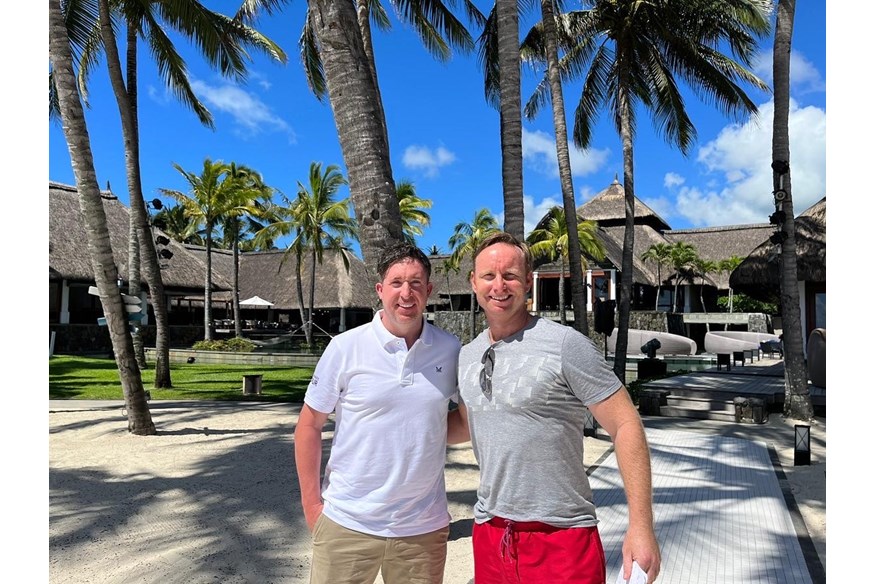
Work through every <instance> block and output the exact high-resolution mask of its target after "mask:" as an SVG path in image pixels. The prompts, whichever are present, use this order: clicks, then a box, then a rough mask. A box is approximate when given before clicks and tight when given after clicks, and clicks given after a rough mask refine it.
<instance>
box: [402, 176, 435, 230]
mask: <svg viewBox="0 0 876 584" xmlns="http://www.w3.org/2000/svg"><path fill="white" fill-rule="evenodd" d="M395 194H396V196H397V197H398V209H399V213H400V214H401V222H402V233H404V236H405V240H406V241H408V242H410V243H416V240H415V237H417V236H419V235H423V228H424V227H428V226H429V224H430V223H431V222H432V218H431V217H430V216H429V213H427V212H426V211H425V209H431V208H432V200H431V199H421V198H420V197H418V196H417V190H416V188H415V187H414V183H412V182H411V181H409V180H400V181H398V183H397V184H396V185H395Z"/></svg>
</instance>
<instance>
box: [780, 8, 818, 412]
mask: <svg viewBox="0 0 876 584" xmlns="http://www.w3.org/2000/svg"><path fill="white" fill-rule="evenodd" d="M795 8H796V0H779V3H778V10H777V11H776V38H775V44H774V46H773V85H774V104H775V113H774V117H773V163H772V169H773V189H774V191H775V193H776V197H775V198H776V201H777V203H776V207H777V210H781V211H782V212H783V213H784V214H785V220H784V221H783V222H782V225H781V230H780V233H782V234H783V239H782V243H781V248H782V262H781V266H782V277H781V282H782V285H781V291H782V323H783V326H782V328H783V331H784V333H783V337H782V341H783V343H784V346H785V405H784V413H785V416H787V417H790V418H794V419H798V420H811V419H812V416H813V409H812V398H811V397H810V395H809V386H808V384H807V371H806V364H805V360H804V355H803V330H802V325H801V323H800V290H799V288H798V283H797V238H796V233H795V227H794V197H793V196H791V167H790V160H791V149H790V144H789V142H790V140H789V133H788V116H789V109H790V99H791V98H790V70H791V33H792V32H793V30H794V10H795ZM779 192H783V193H784V196H782V197H781V198H780V196H779Z"/></svg>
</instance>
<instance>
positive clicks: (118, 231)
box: [49, 182, 230, 292]
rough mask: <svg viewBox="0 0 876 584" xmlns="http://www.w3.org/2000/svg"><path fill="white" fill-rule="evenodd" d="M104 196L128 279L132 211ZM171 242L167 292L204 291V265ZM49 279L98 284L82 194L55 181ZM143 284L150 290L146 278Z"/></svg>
mask: <svg viewBox="0 0 876 584" xmlns="http://www.w3.org/2000/svg"><path fill="white" fill-rule="evenodd" d="M101 195H102V200H103V208H104V211H105V212H106V222H107V228H108V230H109V235H110V245H111V246H112V248H113V258H114V260H115V264H116V266H117V268H118V270H119V273H120V274H121V275H122V277H123V278H127V273H128V233H129V217H130V210H129V209H128V207H126V206H125V205H124V204H122V202H121V201H119V200H118V199H117V198H116V197H115V196H114V195H113V194H112V193H111V192H109V191H103V192H102V193H101ZM153 231H154V233H155V236H156V237H157V236H158V235H164V234H163V232H162V231H161V230H160V229H157V228H156V229H154V230H153ZM168 239H171V243H170V244H169V245H168V246H167V248H168V249H169V250H170V251H171V252H173V258H171V259H170V260H163V261H162V264H166V267H164V268H162V270H161V281H162V283H163V285H164V287H165V289H166V291H169V292H170V291H171V290H170V289H172V288H177V289H183V290H191V291H195V290H198V289H200V290H203V289H204V270H205V269H206V267H205V266H204V264H203V263H201V262H200V261H199V260H198V258H196V257H194V256H193V255H191V254H189V253H188V252H187V251H186V249H185V247H183V245H182V244H180V243H177V242H176V241H173V239H172V238H169V237H168ZM142 273H143V271H142V270H141V274H142ZM49 279H57V280H61V279H66V280H69V281H73V282H93V281H94V275H93V272H92V269H91V257H90V255H89V253H88V243H87V239H86V235H85V226H84V223H83V221H82V214H81V212H80V209H79V194H78V191H77V189H76V187H75V186H71V185H65V184H60V183H55V182H49ZM142 282H143V286H144V287H146V286H147V285H146V281H145V279H142ZM214 285H215V286H217V288H222V287H223V286H228V284H227V283H226V282H224V281H223V280H219V281H214ZM229 287H230V286H229Z"/></svg>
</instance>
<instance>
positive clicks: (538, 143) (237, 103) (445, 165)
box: [49, 0, 826, 251]
mask: <svg viewBox="0 0 876 584" xmlns="http://www.w3.org/2000/svg"><path fill="white" fill-rule="evenodd" d="M476 3H477V4H478V6H480V7H481V9H482V10H484V11H486V8H487V6H488V4H487V3H486V2H484V1H483V0H477V2H476ZM235 4H236V2H218V3H217V2H212V3H208V5H210V6H212V7H215V8H222V7H228V8H226V9H227V10H229V11H230V10H231V8H230V7H233V6H234V5H235ZM299 4H300V5H299ZM302 6H303V3H296V4H292V5H290V6H288V7H287V8H286V9H285V10H284V12H283V13H282V14H278V15H274V16H272V17H269V18H267V17H265V18H262V19H261V20H260V21H259V22H258V24H257V26H258V27H259V28H260V30H262V31H263V32H264V33H265V34H267V35H268V36H270V37H271V38H272V39H273V40H275V41H276V42H278V43H279V44H280V45H281V47H283V49H284V50H285V51H286V53H287V55H288V56H289V61H288V63H287V64H286V65H280V64H276V63H273V62H270V61H269V60H268V59H267V58H264V57H262V56H260V55H253V62H252V64H251V67H250V70H251V74H250V77H249V80H248V82H247V83H246V84H245V85H240V84H235V83H233V82H231V81H228V80H225V79H222V78H220V77H219V76H218V75H217V74H215V73H214V72H212V71H210V70H209V68H208V67H206V66H205V65H204V64H203V62H202V61H201V59H200V58H199V57H198V56H197V55H196V54H195V52H194V51H193V50H191V49H190V48H189V47H188V46H187V45H186V44H185V43H184V42H182V41H181V42H180V43H179V44H178V47H179V48H180V50H181V52H182V53H183V55H184V57H185V59H186V62H187V64H188V66H189V69H190V73H191V78H192V80H193V86H194V88H195V91H196V93H197V94H198V95H199V96H200V98H201V100H202V102H203V103H204V104H205V105H206V106H207V107H208V108H209V109H210V110H211V112H212V113H213V115H214V117H215V124H216V129H215V130H210V129H209V128H206V127H204V126H202V125H201V124H200V123H199V122H198V121H197V119H196V118H195V116H194V114H192V113H191V112H190V111H189V110H187V109H185V108H184V107H183V106H182V105H180V104H179V103H178V102H177V101H175V99H174V98H173V96H172V95H170V94H169V93H168V92H167V91H166V90H165V89H164V88H163V86H162V84H161V83H160V80H159V78H158V77H157V71H156V67H155V66H154V64H153V63H152V62H151V61H150V60H149V57H148V54H147V52H146V51H145V50H144V51H142V52H141V54H140V58H141V61H140V63H141V65H140V69H139V71H140V85H139V90H140V126H141V156H142V175H143V190H144V195H145V197H146V198H147V200H149V199H151V198H154V197H156V196H158V192H157V189H158V188H159V187H164V188H172V189H179V190H186V189H187V183H186V182H185V181H184V179H183V177H182V176H181V175H180V174H179V173H178V172H177V171H176V170H175V169H174V168H173V163H177V164H179V165H180V166H182V167H183V168H184V169H186V170H190V171H196V172H198V171H199V170H200V168H201V167H202V164H203V161H204V159H205V158H210V159H213V160H224V161H226V162H230V161H235V162H237V163H239V164H245V165H248V166H250V167H252V168H254V169H256V170H257V171H259V172H261V173H262V175H263V176H264V178H265V181H266V182H267V183H268V184H269V185H272V186H274V187H276V188H278V189H280V190H281V191H283V192H284V193H285V194H287V195H288V196H290V197H292V196H294V195H295V192H296V189H297V181H304V180H305V179H306V177H307V173H308V168H309V165H310V163H311V162H312V161H318V162H322V163H323V164H324V165H328V164H337V165H339V166H341V168H342V169H343V159H342V156H341V151H340V147H339V145H338V140H337V132H336V129H335V126H334V122H333V119H332V113H331V108H330V107H329V105H328V104H327V103H321V102H319V101H317V100H316V99H315V98H314V97H313V95H312V94H311V93H310V92H309V90H308V88H307V85H306V82H305V80H304V76H303V73H302V67H301V63H300V60H299V58H298V53H297V39H298V36H299V33H300V31H301V26H302V21H303V8H302ZM804 7H805V9H804ZM535 16H536V15H535V14H530V15H529V16H528V17H527V20H526V23H527V24H526V25H522V26H521V30H523V29H525V28H526V26H528V24H531V22H532V21H533V19H534V18H535ZM825 33H826V30H825V3H824V2H816V3H813V4H809V3H805V4H798V8H797V14H796V22H795V29H794V39H793V53H792V97H793V105H792V111H791V121H790V125H791V164H792V180H793V194H794V199H795V210H797V211H798V212H799V211H802V210H804V209H805V208H807V207H808V206H809V205H811V204H812V203H814V202H816V201H817V200H818V199H819V198H821V197H822V196H824V194H825V192H826V187H825V176H826V158H825V126H826V120H825V109H826V107H825V99H826V91H825V89H826V86H825V70H826V66H825V53H826V50H825V46H826V43H825ZM772 42H773V39H772V38H766V39H764V40H763V42H762V54H761V59H760V60H759V63H758V65H757V66H756V69H755V70H756V72H757V73H758V74H759V75H760V76H761V77H762V78H763V79H764V80H766V81H767V82H771V58H772ZM375 53H376V57H377V67H378V76H379V80H380V89H381V92H382V95H383V99H384V103H385V109H386V116H387V124H388V128H389V139H390V153H391V162H392V168H393V173H394V176H395V177H396V179H405V178H406V179H409V180H411V181H413V183H414V185H415V187H416V190H417V192H418V194H419V195H420V196H421V197H424V198H428V199H432V200H433V202H434V206H433V207H432V209H431V210H430V214H431V216H432V224H431V226H430V227H429V228H427V229H426V230H425V233H424V235H423V236H422V237H420V238H419V240H418V243H419V244H420V245H421V246H422V247H424V248H428V247H430V246H432V245H437V246H439V247H440V248H441V249H443V250H445V251H447V250H448V246H447V240H448V239H449V237H450V236H451V234H452V232H453V227H454V226H455V225H456V224H457V223H459V222H460V221H470V220H471V218H472V217H473V216H474V214H475V211H476V210H477V209H480V208H481V207H486V208H488V209H489V210H490V211H492V212H493V213H494V214H495V215H497V216H498V217H499V219H500V222H501V220H502V188H501V157H500V146H499V119H498V112H497V111H496V110H495V109H493V108H491V107H490V106H489V105H488V104H487V103H486V102H485V100H484V97H483V81H482V74H481V71H480V68H479V65H478V62H477V59H476V56H475V54H472V55H455V56H454V57H453V58H452V60H451V61H449V62H447V63H440V62H437V61H435V60H434V59H433V58H432V57H431V56H430V55H429V54H428V53H427V51H426V50H425V48H423V47H422V45H421V44H420V41H419V39H418V38H417V37H416V35H415V33H414V32H413V31H412V30H411V29H410V28H408V27H406V26H404V25H402V24H399V23H398V22H396V21H394V23H393V28H392V30H391V31H389V32H386V33H384V32H377V31H375ZM536 81H537V78H536V76H535V75H534V74H533V73H531V72H530V70H529V69H527V68H524V73H523V85H524V87H523V94H524V99H526V98H528V96H529V94H530V92H531V90H532V88H533V87H534V85H535V83H536ZM91 83H92V84H91V90H90V106H91V107H90V109H89V110H88V111H87V113H86V120H87V123H88V127H89V132H90V135H91V142H92V148H93V150H94V156H95V165H96V170H97V176H98V180H99V182H100V184H101V186H102V187H105V185H106V183H107V181H109V182H110V184H111V185H112V190H113V192H114V193H116V194H117V195H118V196H119V197H120V198H121V199H122V200H123V201H126V202H127V192H126V191H127V187H126V181H125V174H124V154H123V149H122V141H121V131H120V126H119V121H118V112H117V109H116V105H115V102H114V100H113V98H112V93H111V91H110V88H109V82H108V78H107V74H106V72H105V69H103V68H101V69H99V70H97V71H96V72H95V74H94V76H93V79H92V82H91ZM579 92H580V82H575V83H569V84H567V85H566V86H565V87H564V97H565V102H566V109H567V111H568V116H569V127H570V128H571V125H572V116H573V109H574V105H575V104H576V103H577V96H578V94H579ZM750 95H751V97H752V99H753V101H755V103H757V104H759V113H758V115H757V117H756V118H748V117H745V118H743V119H738V120H731V119H727V118H725V117H723V116H722V115H721V114H720V113H718V112H717V111H716V110H715V109H714V108H713V107H712V106H710V105H708V104H704V103H703V102H701V101H700V100H699V99H698V98H696V96H694V95H693V94H689V97H688V101H687V104H688V109H689V112H690V115H691V118H692V119H693V121H694V124H695V125H696V127H697V130H698V141H697V142H696V144H695V145H694V147H693V148H692V149H691V153H690V155H689V156H688V157H684V156H682V155H681V153H680V152H678V151H677V150H675V149H673V148H672V147H670V146H669V145H668V144H667V143H666V142H665V141H664V140H663V139H662V138H660V137H659V136H657V135H656V134H655V131H654V129H653V126H652V125H651V121H650V118H649V117H648V116H647V115H641V116H640V119H639V126H638V134H637V139H636V143H635V186H636V195H637V196H638V197H639V198H640V199H642V200H643V201H644V202H645V203H646V204H648V205H649V206H650V207H651V208H652V209H654V210H655V211H656V212H657V213H659V214H660V215H661V216H662V217H663V218H664V219H665V220H666V221H667V222H668V223H669V224H670V225H671V226H672V227H673V228H675V229H681V228H689V227H702V226H709V225H731V224H745V223H762V222H766V221H767V217H768V216H769V214H770V213H771V212H772V211H773V210H774V208H773V204H772V196H771V192H772V179H771V174H770V172H771V171H770V166H769V165H770V161H771V134H772V101H771V97H770V96H769V95H768V94H764V93H761V92H758V91H754V90H752V91H751V92H750ZM523 131H524V136H523V143H524V175H523V177H524V193H525V203H526V212H525V213H526V214H525V221H526V229H527V231H528V230H529V229H531V228H532V226H533V225H534V223H535V222H536V221H537V220H538V219H539V218H540V217H541V216H542V215H543V214H544V212H546V210H547V209H548V208H549V207H551V206H553V205H556V204H561V201H562V198H561V194H560V184H559V178H558V174H557V170H556V155H555V146H554V143H553V127H552V123H551V116H550V112H549V111H548V110H544V111H543V112H542V113H541V114H539V117H538V118H537V119H535V120H533V121H531V122H530V121H524V130H523ZM570 146H571V145H570ZM572 164H573V173H574V176H573V182H574V187H575V197H576V203H577V204H578V205H580V204H582V203H584V202H586V201H587V200H589V199H590V198H591V197H592V196H593V195H595V194H596V193H598V192H599V191H601V190H602V189H604V188H605V187H607V186H608V185H609V184H610V183H611V182H612V180H613V179H614V177H615V176H616V175H620V174H621V173H622V153H621V148H620V140H619V138H618V136H617V134H616V133H615V131H614V130H613V128H612V127H611V125H610V123H608V121H607V120H605V119H603V120H602V121H601V122H600V124H599V128H598V129H597V132H596V133H595V139H594V141H593V146H592V148H591V149H589V150H588V151H587V152H582V151H579V150H577V149H574V148H573V151H572ZM49 178H50V180H53V181H58V182H63V183H69V184H73V183H74V178H73V173H72V169H71V167H70V161H69V154H68V152H67V145H66V142H65V141H64V136H63V132H62V129H61V127H60V125H59V124H55V123H52V124H50V127H49ZM343 194H344V195H346V194H347V193H346V191H344V193H343ZM165 201H166V202H169V201H168V200H165Z"/></svg>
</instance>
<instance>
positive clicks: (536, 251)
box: [526, 207, 605, 324]
mask: <svg viewBox="0 0 876 584" xmlns="http://www.w3.org/2000/svg"><path fill="white" fill-rule="evenodd" d="M575 218H576V219H577V220H578V229H577V236H578V241H580V242H581V247H582V248H583V251H584V253H582V254H581V256H580V257H581V263H582V264H583V265H582V266H581V270H580V271H581V273H582V274H583V272H584V269H585V268H586V265H587V260H586V258H585V256H589V257H591V258H593V259H594V260H596V261H602V260H604V259H605V247H604V246H603V245H602V241H600V240H599V238H598V237H597V236H596V229H597V225H596V222H595V221H586V220H583V219H580V218H578V216H577V215H575ZM570 240H571V237H569V232H568V231H567V230H566V213H565V211H564V210H563V208H562V207H553V208H551V210H550V211H548V215H547V222H546V223H545V226H544V227H541V228H538V229H534V230H533V231H532V233H530V234H529V236H528V237H527V238H526V242H527V243H528V244H529V249H530V251H531V252H532V255H533V256H534V257H543V258H545V259H546V260H547V261H550V262H554V261H556V260H560V322H561V323H562V324H566V290H565V288H566V286H565V272H566V262H567V260H568V261H571V255H570V254H569V241H570ZM585 314H586V313H585ZM576 318H577V316H576Z"/></svg>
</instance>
